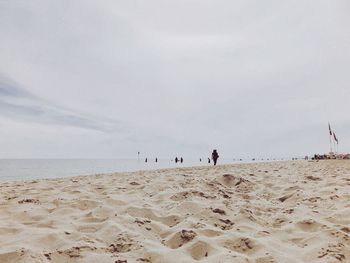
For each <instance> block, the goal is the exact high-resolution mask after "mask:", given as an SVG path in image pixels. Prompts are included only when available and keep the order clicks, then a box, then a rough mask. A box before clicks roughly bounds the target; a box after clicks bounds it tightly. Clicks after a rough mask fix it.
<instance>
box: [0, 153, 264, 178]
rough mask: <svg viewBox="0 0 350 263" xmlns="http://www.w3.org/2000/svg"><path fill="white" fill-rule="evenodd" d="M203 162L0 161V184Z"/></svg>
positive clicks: (204, 162)
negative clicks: (3, 182) (2, 182)
mask: <svg viewBox="0 0 350 263" xmlns="http://www.w3.org/2000/svg"><path fill="white" fill-rule="evenodd" d="M261 161H263V160H259V161H256V160H252V159H250V160H239V159H238V160H232V159H219V161H218V164H230V163H232V164H234V163H248V162H261ZM208 165H213V164H212V162H211V163H210V164H208V160H207V159H202V161H200V160H199V159H184V162H183V163H175V162H174V160H172V159H165V158H164V159H161V158H160V159H158V161H157V162H156V161H155V159H148V160H147V162H145V159H142V160H141V159H0V181H14V180H32V179H49V178H59V177H67V176H76V175H94V174H101V173H114V172H133V171H140V170H156V169H165V168H176V167H178V168H179V167H192V166H208Z"/></svg>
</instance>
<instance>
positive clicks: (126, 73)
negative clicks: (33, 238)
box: [0, 0, 350, 158]
mask: <svg viewBox="0 0 350 263" xmlns="http://www.w3.org/2000/svg"><path fill="white" fill-rule="evenodd" d="M349 14H350V2H349V1H348V0H327V1H326V0H318V1H315V0H312V1H310V0H303V1H295V0H285V1H280V0H266V1H261V0H254V1H252V0H215V1H214V0H212V1H208V0H185V1H182V0H177V1H167V0H150V1H143V0H139V1H134V0H128V1H115V0H113V1H112V0H110V1H108V0H104V1H92V0H74V1H71V0H60V1H54V0H52V1H48V0H30V1H27V0H23V1H17V0H0V158H34V157H35V158H40V157H41V158H115V157H135V156H137V152H138V151H140V152H141V153H142V154H143V155H144V156H146V155H147V156H162V157H173V156H176V155H183V156H186V157H187V156H188V157H199V156H206V155H209V154H210V152H211V150H212V149H213V148H217V149H218V151H219V154H221V156H222V157H226V158H237V157H269V156H270V157H271V156H275V157H277V156H292V155H301V156H302V155H305V154H311V153H316V152H317V153H323V152H326V151H327V150H328V149H329V141H328V127H327V125H328V121H330V122H331V125H332V128H333V129H334V130H335V131H336V133H337V136H338V138H339V148H340V150H341V151H348V152H349V151H350V102H349V101H350V72H349V69H350V16H349Z"/></svg>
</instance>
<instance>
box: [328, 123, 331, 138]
mask: <svg viewBox="0 0 350 263" xmlns="http://www.w3.org/2000/svg"><path fill="white" fill-rule="evenodd" d="M328 129H329V135H330V136H332V129H331V125H330V124H329V123H328Z"/></svg>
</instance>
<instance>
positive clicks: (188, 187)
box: [0, 160, 350, 263]
mask: <svg viewBox="0 0 350 263" xmlns="http://www.w3.org/2000/svg"><path fill="white" fill-rule="evenodd" d="M0 191H1V192H0V262H1V263H7V262H16V263H31V262H62V263H63V262H64V263H69V262H98V263H104V262H106V263H107V262H108V263H109V262H113V263H125V262H128V263H131V262H138V263H144V262H152V263H160V262H164V263H175V262H176V263H181V262H213V263H216V262H222V263H224V262H254V263H268V262H271V263H272V262H350V161H346V160H344V161H336V160H330V161H319V162H316V161H315V162H314V161H290V162H272V163H259V164H240V165H222V166H217V167H197V168H183V169H169V170H158V171H144V172H135V173H118V174H105V175H94V176H81V177H71V178H60V179H50V180H44V179H43V180H35V181H23V182H19V181H17V182H1V183H0Z"/></svg>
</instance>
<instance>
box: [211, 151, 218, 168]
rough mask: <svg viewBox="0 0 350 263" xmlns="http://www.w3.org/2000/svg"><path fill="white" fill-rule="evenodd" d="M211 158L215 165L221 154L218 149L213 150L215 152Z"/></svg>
mask: <svg viewBox="0 0 350 263" xmlns="http://www.w3.org/2000/svg"><path fill="white" fill-rule="evenodd" d="M211 158H212V159H213V162H214V165H216V162H217V161H218V158H219V154H218V152H217V150H213V153H212V154H211Z"/></svg>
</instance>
